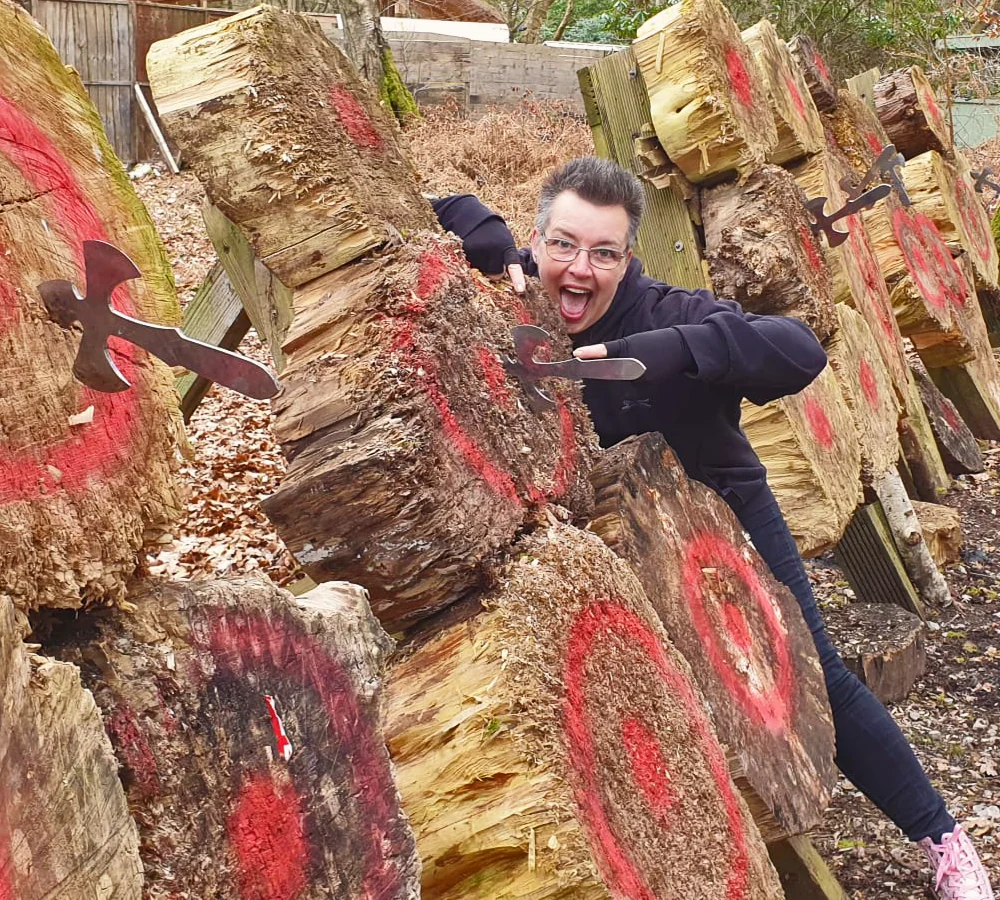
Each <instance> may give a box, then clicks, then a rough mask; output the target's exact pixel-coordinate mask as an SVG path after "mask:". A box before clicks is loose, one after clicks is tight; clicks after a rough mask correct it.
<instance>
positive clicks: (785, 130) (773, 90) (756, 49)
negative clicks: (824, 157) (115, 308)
mask: <svg viewBox="0 0 1000 900" xmlns="http://www.w3.org/2000/svg"><path fill="white" fill-rule="evenodd" d="M743 40H744V41H746V44H747V46H748V47H749V48H750V51H751V52H752V53H753V55H754V58H755V59H756V60H757V64H758V65H759V66H760V70H761V73H762V74H763V76H764V85H765V87H766V88H767V97H768V101H769V103H770V105H771V112H772V113H774V124H775V127H776V128H777V129H778V146H777V147H775V149H774V150H772V151H771V153H770V155H769V156H768V158H767V159H768V162H772V163H777V164H778V165H784V164H785V163H788V162H791V161H792V160H795V159H800V158H801V157H803V156H807V155H809V154H811V153H817V152H818V151H819V150H821V149H822V148H823V146H824V145H825V140H826V139H825V136H824V135H823V122H822V120H821V119H820V117H819V111H818V110H817V109H816V104H815V103H814V102H813V99H812V96H811V95H810V93H809V86H808V85H807V84H806V79H805V76H804V75H803V74H802V69H801V68H799V65H798V63H797V62H796V61H795V59H794V58H793V57H792V55H791V53H789V51H788V47H787V46H786V44H785V42H784V41H783V40H782V39H781V38H780V37H778V32H777V30H776V29H775V27H774V26H773V25H772V24H771V23H770V22H769V21H768V20H767V19H761V20H760V21H759V22H757V24H756V25H753V26H751V27H750V28H747V29H746V30H745V31H744V32H743Z"/></svg>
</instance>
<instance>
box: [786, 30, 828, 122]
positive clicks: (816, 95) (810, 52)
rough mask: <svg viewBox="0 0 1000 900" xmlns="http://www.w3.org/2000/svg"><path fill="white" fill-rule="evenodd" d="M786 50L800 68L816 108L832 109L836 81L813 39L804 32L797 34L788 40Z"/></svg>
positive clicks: (820, 109)
mask: <svg viewBox="0 0 1000 900" xmlns="http://www.w3.org/2000/svg"><path fill="white" fill-rule="evenodd" d="M788 50H789V52H790V53H791V54H792V59H794V60H795V61H796V62H797V63H798V64H799V68H800V69H801V70H802V75H803V77H804V78H805V81H806V86H807V87H808V88H809V93H810V95H811V96H812V98H813V103H815V104H816V108H817V109H818V110H819V111H820V112H830V111H831V110H833V109H834V108H835V107H836V106H837V100H838V96H837V83H836V82H835V81H834V80H833V76H832V75H831V74H830V70H829V68H827V65H826V60H825V59H823V54H822V53H820V52H819V48H817V46H816V44H815V43H813V39H812V38H811V37H809V36H808V35H805V34H797V35H795V37H793V38H792V39H791V40H790V41H789V42H788Z"/></svg>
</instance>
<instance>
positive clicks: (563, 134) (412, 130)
mask: <svg viewBox="0 0 1000 900" xmlns="http://www.w3.org/2000/svg"><path fill="white" fill-rule="evenodd" d="M406 134H407V137H408V138H409V141H410V145H411V149H412V152H413V159H414V162H415V163H416V165H417V169H418V170H419V172H420V173H421V176H422V179H423V189H424V190H425V191H429V192H432V193H435V194H439V195H445V194H475V195H476V196H477V197H479V199H480V200H482V201H483V203H485V204H486V205H487V206H489V207H490V208H491V209H494V210H496V211H497V212H498V213H500V214H501V215H502V216H503V217H504V218H505V219H506V220H507V222H508V224H509V225H510V226H511V230H512V231H513V232H514V237H515V238H516V239H517V240H518V242H519V243H521V244H525V243H527V240H528V237H529V236H530V234H531V228H532V225H533V223H534V217H535V203H536V200H537V198H538V191H539V188H540V187H541V185H542V182H543V181H544V180H545V176H546V175H547V174H548V173H549V172H550V171H551V170H552V169H553V168H555V167H556V166H558V165H560V164H561V163H563V162H565V161H566V160H569V159H572V158H574V157H576V156H587V155H590V154H593V152H594V142H593V139H592V138H591V135H590V128H589V127H588V126H587V123H586V121H584V119H583V118H582V117H581V116H579V115H577V114H575V113H574V112H573V111H572V108H571V107H570V106H569V105H568V104H566V103H559V102H541V101H537V100H532V99H530V98H528V99H525V100H523V101H522V102H521V103H520V105H518V106H517V107H514V108H512V109H506V108H499V107H492V108H490V109H489V110H488V111H487V112H486V114H485V115H483V116H481V117H480V118H477V119H468V118H466V117H465V116H464V115H463V114H462V112H461V111H458V110H456V109H454V108H450V109H449V108H443V109H440V110H429V111H425V112H424V116H423V118H422V119H419V120H417V121H415V122H414V123H413V124H411V125H410V126H408V127H407V129H406Z"/></svg>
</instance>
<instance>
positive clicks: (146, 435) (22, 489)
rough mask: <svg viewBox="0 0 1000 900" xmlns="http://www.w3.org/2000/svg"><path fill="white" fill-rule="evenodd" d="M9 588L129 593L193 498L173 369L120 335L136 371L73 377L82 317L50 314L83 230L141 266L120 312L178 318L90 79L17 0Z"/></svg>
mask: <svg viewBox="0 0 1000 900" xmlns="http://www.w3.org/2000/svg"><path fill="white" fill-rule="evenodd" d="M0 44H2V45H3V47H4V48H5V52H4V53H3V54H0V85H2V87H0V210H2V215H0V220H2V221H0V243H2V244H3V247H4V248H5V249H4V252H3V253H0V592H3V593H7V594H9V595H10V596H12V597H13V598H14V601H15V602H16V603H17V604H18V606H20V607H22V608H28V609H30V608H36V607H41V606H58V607H68V608H72V607H79V606H83V605H86V604H88V603H112V602H117V601H118V600H120V599H121V598H122V596H123V595H124V585H125V583H126V581H127V580H128V579H129V578H130V577H131V576H132V574H133V572H134V571H135V567H136V557H137V553H138V551H139V549H140V548H141V547H142V544H143V537H144V533H153V532H155V531H156V530H157V529H158V528H160V527H162V526H164V525H165V524H166V523H167V522H169V521H170V520H171V519H173V518H175V517H176V516H177V515H178V513H179V511H180V509H181V508H182V506H183V503H184V498H183V496H182V495H181V493H182V492H181V489H180V488H179V486H178V485H177V483H176V482H175V481H174V475H175V473H176V470H177V467H178V462H179V460H178V458H177V449H178V447H179V446H180V445H182V444H183V442H184V438H183V432H182V424H181V417H180V411H179V409H178V406H177V395H176V393H175V392H174V377H173V374H172V372H171V371H170V369H169V368H168V367H167V366H166V365H164V364H162V363H161V362H160V361H159V360H157V359H155V358H154V357H152V356H150V355H149V354H147V353H146V352H145V351H144V350H140V349H139V348H138V347H136V346H134V345H132V344H129V343H126V342H124V341H120V340H118V339H117V338H113V339H111V341H110V342H109V343H110V346H109V355H110V358H111V359H112V360H113V361H114V363H115V365H116V366H117V367H118V369H119V371H120V372H121V373H122V374H123V375H124V376H125V377H126V378H127V379H128V380H129V381H130V382H131V383H132V388H131V389H130V390H127V391H123V392H121V393H116V394H108V393H102V392H100V391H97V390H93V389H91V388H87V387H84V386H83V385H82V384H80V383H79V382H78V381H77V380H76V379H75V378H74V376H73V362H74V360H75V358H76V356H77V353H78V351H79V347H80V340H81V331H80V330H79V329H78V328H72V329H68V328H67V329H62V328H60V327H59V326H58V325H57V324H56V323H55V322H53V321H52V320H51V319H50V318H49V315H48V313H47V311H46V309H45V306H44V304H43V303H42V300H41V297H40V296H39V294H38V290H37V287H38V285H39V284H40V283H41V282H43V281H46V280H48V279H56V278H60V279H69V280H70V281H72V282H73V283H74V284H75V285H77V286H78V287H79V289H80V290H81V291H85V286H86V280H87V279H86V275H85V272H84V257H83V242H84V241H86V240H101V241H108V242H110V243H112V244H114V245H115V246H117V247H119V248H120V249H121V250H122V251H123V252H124V253H126V254H127V255H128V256H129V257H131V259H132V260H133V261H134V262H135V264H136V265H137V266H138V267H139V269H140V270H141V272H142V278H140V279H136V280H133V281H129V282H128V283H127V284H126V285H123V286H122V287H120V288H118V289H117V290H116V291H115V294H114V306H115V307H116V308H117V309H118V310H120V311H121V312H124V313H127V314H129V315H133V316H135V317H137V318H140V319H143V320H146V321H150V322H157V323H160V324H164V325H179V324H180V308H179V306H178V304H177V298H176V293H175V290H174V283H173V277H172V275H171V272H170V265H169V262H168V261H167V256H166V252H165V250H164V247H163V243H162V241H161V240H160V238H159V236H158V234H157V233H156V229H155V228H154V226H153V223H152V220H151V219H150V217H149V214H148V213H147V212H146V209H145V207H144V206H143V205H142V202H141V201H140V200H139V198H138V197H137V196H136V193H135V191H134V190H133V188H132V185H131V182H130V181H129V178H128V175H127V174H126V173H125V171H124V169H123V168H122V166H121V163H120V162H119V161H118V159H117V158H116V157H115V154H114V150H113V149H112V147H111V145H110V143H109V142H108V139H107V136H106V135H105V133H104V129H103V126H102V125H101V120H100V117H99V115H98V113H97V110H96V109H95V108H94V106H93V104H92V103H91V101H90V100H89V98H88V97H87V94H86V91H85V90H84V87H83V84H82V83H81V81H80V78H79V76H78V75H77V74H76V72H75V71H73V70H72V69H68V68H67V67H66V66H64V65H63V63H62V61H61V60H60V59H59V57H58V56H57V54H56V51H55V49H54V48H53V46H52V43H51V42H50V41H49V38H48V37H47V36H46V35H45V33H44V32H43V31H42V30H41V28H40V27H39V26H38V25H37V24H36V23H35V22H34V20H32V19H31V17H30V16H28V14H27V13H26V12H25V11H24V10H23V9H21V7H19V6H17V5H16V4H14V3H11V2H7V0H0Z"/></svg>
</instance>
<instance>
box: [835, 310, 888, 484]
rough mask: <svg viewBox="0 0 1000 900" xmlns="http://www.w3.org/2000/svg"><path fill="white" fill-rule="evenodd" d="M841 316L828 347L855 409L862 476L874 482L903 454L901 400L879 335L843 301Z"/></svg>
mask: <svg viewBox="0 0 1000 900" xmlns="http://www.w3.org/2000/svg"><path fill="white" fill-rule="evenodd" d="M837 321H838V328H837V331H836V333H835V334H834V336H833V339H832V340H831V341H830V343H829V344H828V345H827V348H826V352H827V356H828V357H829V360H830V365H831V367H832V368H833V371H834V374H835V375H836V376H837V382H838V384H839V385H840V389H841V391H843V394H844V399H845V400H846V401H847V406H848V408H849V409H850V410H851V412H852V413H853V415H854V425H855V428H856V429H857V435H858V442H859V446H860V449H861V480H862V482H863V483H864V484H868V485H870V484H872V483H873V481H874V479H875V478H876V477H877V476H879V475H881V474H882V473H884V472H887V471H888V470H889V469H891V468H893V467H894V466H895V465H896V460H898V459H899V437H898V435H897V425H898V423H899V414H900V408H899V402H898V400H897V398H896V392H895V390H894V388H893V384H892V379H891V378H890V377H889V373H888V371H887V370H886V367H885V364H884V363H883V362H882V358H881V356H880V355H879V352H878V348H877V347H876V345H875V337H874V335H873V334H872V332H871V329H870V328H869V327H868V325H867V323H866V322H865V320H864V318H863V317H862V316H861V314H860V313H858V312H856V311H855V310H853V309H851V308H850V307H848V306H845V305H843V304H838V305H837Z"/></svg>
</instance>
